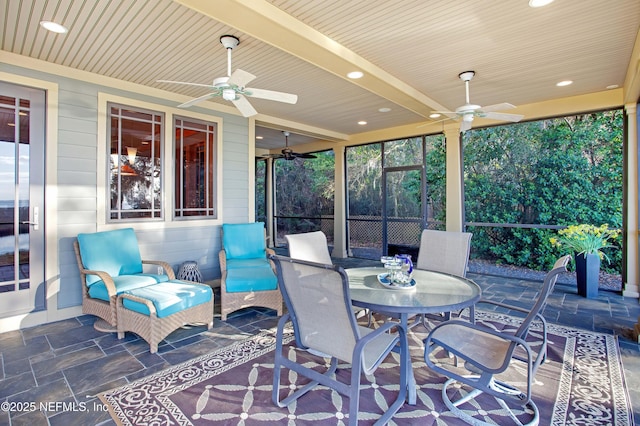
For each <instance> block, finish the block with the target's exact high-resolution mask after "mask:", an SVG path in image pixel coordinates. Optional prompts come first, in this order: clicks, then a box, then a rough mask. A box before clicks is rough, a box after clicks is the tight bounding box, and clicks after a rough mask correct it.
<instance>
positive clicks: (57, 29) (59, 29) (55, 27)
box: [40, 21, 69, 34]
mask: <svg viewBox="0 0 640 426" xmlns="http://www.w3.org/2000/svg"><path fill="white" fill-rule="evenodd" d="M40 25H41V26H42V28H44V29H47V30H49V31H52V32H54V33H58V34H64V33H66V32H67V31H69V30H68V29H67V27H64V26H62V25H60V24H56V23H55V22H51V21H40Z"/></svg>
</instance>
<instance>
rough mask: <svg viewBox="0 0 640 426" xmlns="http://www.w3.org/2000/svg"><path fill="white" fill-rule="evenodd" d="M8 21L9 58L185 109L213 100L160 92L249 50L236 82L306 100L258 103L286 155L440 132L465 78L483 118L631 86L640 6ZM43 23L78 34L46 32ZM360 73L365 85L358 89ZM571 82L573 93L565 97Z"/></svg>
mask: <svg viewBox="0 0 640 426" xmlns="http://www.w3.org/2000/svg"><path fill="white" fill-rule="evenodd" d="M0 12H1V13H2V16H1V19H2V24H1V26H2V28H1V29H0V37H1V40H0V48H1V49H2V51H5V52H10V53H14V54H17V55H23V56H28V57H31V58H36V59H40V60H43V61H47V62H52V63H55V64H58V65H62V66H65V67H69V68H75V69H78V70H82V71H87V72H90V73H94V74H98V75H101V76H107V77H111V78H115V79H119V80H124V81H128V82H132V83H136V84H140V85H145V86H149V87H152V88H156V89H162V90H166V91H168V92H172V93H176V94H179V95H182V96H183V97H184V100H187V99H189V98H192V97H198V96H202V95H203V94H205V93H206V89H204V88H199V87H189V86H179V85H173V84H166V83H158V82H157V81H156V80H158V79H166V80H179V81H189V82H197V83H204V84H209V83H211V82H212V80H213V79H214V78H216V77H221V76H225V75H226V71H227V52H226V50H225V49H224V47H223V46H222V45H221V44H220V42H219V38H220V36H221V35H223V34H232V35H234V36H236V37H238V38H239V39H240V45H239V46H238V47H237V48H236V49H234V50H233V52H232V59H233V64H232V65H233V69H234V70H235V69H238V68H239V69H242V70H245V71H248V72H250V73H252V74H254V75H256V76H257V78H256V79H255V80H254V81H253V82H251V84H250V85H251V86H252V87H257V88H263V89H270V90H276V91H283V92H289V93H295V94H297V95H298V98H299V100H298V103H297V104H296V105H289V104H284V103H278V102H272V101H267V100H260V99H255V98H253V99H251V103H252V104H253V106H254V107H255V108H256V110H257V111H258V112H259V113H260V114H259V115H258V116H256V119H257V121H258V123H261V122H262V123H265V124H267V125H268V126H267V127H270V128H272V129H271V130H272V131H265V133H269V135H270V136H269V138H268V139H265V140H263V141H262V142H258V146H263V147H266V148H275V147H280V146H282V145H283V138H282V136H281V133H280V132H279V131H278V130H277V128H278V127H279V126H281V127H285V125H284V124H279V123H289V124H291V128H293V129H294V130H293V131H294V132H295V126H296V124H297V125H299V126H298V127H300V128H305V129H307V130H308V129H315V131H307V133H316V134H317V136H318V137H320V138H326V139H332V138H333V139H335V138H336V137H338V138H339V137H342V136H344V137H349V135H353V134H356V133H360V132H364V131H374V130H379V129H385V128H389V127H395V126H401V125H410V124H412V123H415V124H416V126H417V125H419V124H421V123H425V122H428V121H429V119H428V118H427V116H428V114H429V113H430V111H431V110H434V109H449V110H451V109H455V108H456V107H458V106H460V105H462V104H464V101H465V98H464V96H465V93H464V85H463V83H462V82H461V81H460V80H459V79H458V74H459V73H460V72H462V71H465V70H475V71H476V76H475V78H474V80H473V81H472V82H471V100H472V103H476V104H480V105H490V104H495V103H500V102H509V103H512V104H514V105H525V104H530V103H535V102H541V101H545V100H550V99H556V98H563V97H568V96H575V95H582V94H588V93H595V92H601V91H605V90H607V88H608V87H611V86H618V87H622V86H623V85H624V83H625V78H627V72H628V71H627V70H628V69H630V68H631V69H633V66H631V67H630V61H634V60H637V58H635V57H634V56H633V55H634V51H633V49H634V43H636V40H637V39H638V30H639V28H640V4H639V3H638V1H637V0H615V1H604V0H589V1H584V0H556V1H555V2H554V3H552V4H551V5H549V6H546V7H543V8H537V9H534V8H530V7H529V6H528V4H527V0H483V1H475V0H458V1H450V0H428V1H426V0H403V1H401V2H393V1H388V0H348V1H347V0H324V1H317V0H268V1H264V0H254V1H250V0H216V1H215V2H212V1H207V0H180V1H171V0H119V1H115V0H21V1H18V0H9V1H4V2H0ZM41 20H52V21H56V22H58V23H60V24H63V25H65V26H67V27H68V28H69V32H68V33H67V34H64V35H56V34H53V33H50V32H48V31H45V30H43V29H42V28H41V27H40V25H38V23H39V22H40V21H41ZM0 53H1V52H0ZM632 65H633V64H632ZM353 70H361V71H363V72H364V73H365V76H364V77H363V78H362V79H359V80H350V79H348V78H347V77H346V75H345V74H346V72H348V71H353ZM636 72H637V71H636ZM567 79H568V80H573V81H574V84H572V85H570V86H567V87H563V88H558V87H556V86H555V84H556V83H557V82H558V81H560V80H567ZM210 102H215V103H224V104H228V103H227V101H224V100H222V99H220V98H215V99H212V100H211V101H210ZM384 108H387V109H389V111H387V112H380V109H384ZM509 112H514V113H518V111H517V109H516V110H511V111H509ZM525 119H526V118H525ZM361 120H364V121H367V124H366V125H364V126H363V125H359V124H358V121H361ZM295 139H296V138H292V141H293V142H294V144H295V143H296V142H295ZM299 140H300V141H301V142H300V143H306V142H308V138H299Z"/></svg>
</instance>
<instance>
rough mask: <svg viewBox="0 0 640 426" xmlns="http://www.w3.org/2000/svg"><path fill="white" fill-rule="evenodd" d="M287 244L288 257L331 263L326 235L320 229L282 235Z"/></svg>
mask: <svg viewBox="0 0 640 426" xmlns="http://www.w3.org/2000/svg"><path fill="white" fill-rule="evenodd" d="M284 237H285V238H286V240H287V245H288V246H289V257H291V258H293V259H300V260H307V261H309V262H316V263H324V264H327V265H331V264H332V263H333V261H332V260H331V255H330V254H329V246H328V244H327V236H326V235H325V234H324V232H322V231H314V232H305V233H302V234H289V235H285V236H284Z"/></svg>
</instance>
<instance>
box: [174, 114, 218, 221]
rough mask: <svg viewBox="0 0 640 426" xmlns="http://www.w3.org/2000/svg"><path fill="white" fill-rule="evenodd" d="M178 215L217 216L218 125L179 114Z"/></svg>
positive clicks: (177, 126)
mask: <svg viewBox="0 0 640 426" xmlns="http://www.w3.org/2000/svg"><path fill="white" fill-rule="evenodd" d="M174 128H175V135H176V137H175V165H176V167H175V170H176V179H175V182H176V185H175V217H182V218H187V217H198V218H202V217H210V218H215V217H216V205H215V201H216V181H215V176H216V173H215V169H216V164H215V141H216V125H215V124H212V123H207V122H202V121H196V120H193V119H183V118H176V119H175V123H174Z"/></svg>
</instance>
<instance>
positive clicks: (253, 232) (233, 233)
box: [222, 222, 267, 259]
mask: <svg viewBox="0 0 640 426" xmlns="http://www.w3.org/2000/svg"><path fill="white" fill-rule="evenodd" d="M222 247H223V248H224V250H225V254H226V257H227V259H257V258H265V259H266V256H267V251H266V249H267V246H266V241H265V228H264V223H262V222H255V223H225V224H223V225H222Z"/></svg>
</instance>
